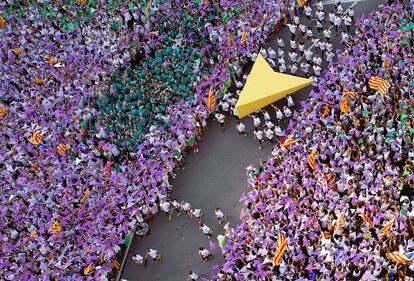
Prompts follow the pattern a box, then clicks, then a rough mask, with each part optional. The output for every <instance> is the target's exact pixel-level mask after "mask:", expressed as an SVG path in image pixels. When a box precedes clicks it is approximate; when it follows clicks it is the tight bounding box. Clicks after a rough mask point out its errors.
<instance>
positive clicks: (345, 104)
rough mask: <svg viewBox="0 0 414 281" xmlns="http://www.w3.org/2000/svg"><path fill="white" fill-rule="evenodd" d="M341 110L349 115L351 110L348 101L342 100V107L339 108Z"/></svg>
mask: <svg viewBox="0 0 414 281" xmlns="http://www.w3.org/2000/svg"><path fill="white" fill-rule="evenodd" d="M339 109H340V110H341V112H342V113H347V112H348V111H349V110H350V109H351V108H350V107H349V104H348V100H347V99H342V102H341V105H340V106H339Z"/></svg>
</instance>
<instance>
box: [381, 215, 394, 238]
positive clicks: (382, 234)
mask: <svg viewBox="0 0 414 281" xmlns="http://www.w3.org/2000/svg"><path fill="white" fill-rule="evenodd" d="M394 222H395V218H392V219H390V221H389V222H387V223H386V224H385V225H384V227H383V228H382V229H381V234H380V235H379V236H378V238H379V239H380V240H382V239H383V238H384V237H385V236H387V233H388V231H389V230H390V228H391V226H392V225H393V223H394Z"/></svg>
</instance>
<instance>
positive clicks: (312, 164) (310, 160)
mask: <svg viewBox="0 0 414 281" xmlns="http://www.w3.org/2000/svg"><path fill="white" fill-rule="evenodd" d="M315 153H316V148H314V149H313V150H312V152H311V154H310V155H309V157H308V164H309V167H311V169H312V170H315V168H316V163H315Z"/></svg>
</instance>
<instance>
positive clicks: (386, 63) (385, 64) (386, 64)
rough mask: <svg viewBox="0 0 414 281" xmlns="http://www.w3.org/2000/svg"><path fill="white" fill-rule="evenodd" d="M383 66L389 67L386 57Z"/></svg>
mask: <svg viewBox="0 0 414 281" xmlns="http://www.w3.org/2000/svg"><path fill="white" fill-rule="evenodd" d="M384 67H385V68H389V67H390V63H389V62H388V60H387V59H384Z"/></svg>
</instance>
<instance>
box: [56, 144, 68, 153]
mask: <svg viewBox="0 0 414 281" xmlns="http://www.w3.org/2000/svg"><path fill="white" fill-rule="evenodd" d="M56 150H57V152H59V153H60V154H65V153H66V152H67V151H68V150H69V146H67V145H66V144H64V143H61V144H59V145H58V146H57V147H56Z"/></svg>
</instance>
